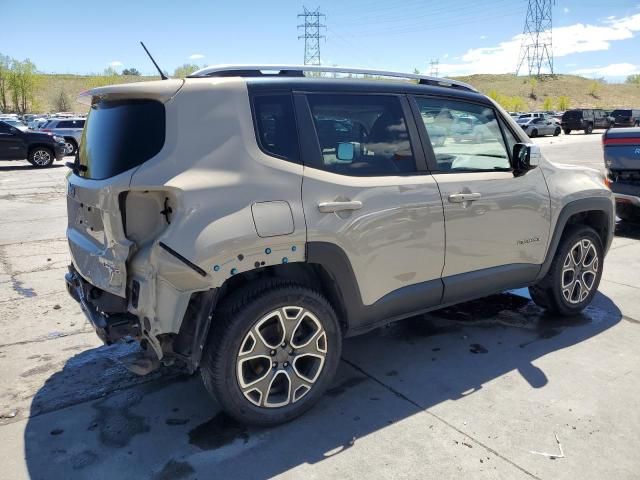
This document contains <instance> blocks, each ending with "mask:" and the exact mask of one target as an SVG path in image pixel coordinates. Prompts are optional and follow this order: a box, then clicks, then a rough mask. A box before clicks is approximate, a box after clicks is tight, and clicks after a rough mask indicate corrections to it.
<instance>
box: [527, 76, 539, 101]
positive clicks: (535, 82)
mask: <svg viewBox="0 0 640 480" xmlns="http://www.w3.org/2000/svg"><path fill="white" fill-rule="evenodd" d="M529 85H531V93H530V94H529V97H530V98H532V99H533V100H535V99H537V98H538V97H537V96H536V87H537V86H538V80H536V79H535V78H533V77H531V78H530V79H529Z"/></svg>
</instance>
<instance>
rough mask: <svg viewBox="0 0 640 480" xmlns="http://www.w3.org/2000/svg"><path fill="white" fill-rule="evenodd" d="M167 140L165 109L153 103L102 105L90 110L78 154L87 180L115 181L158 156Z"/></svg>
mask: <svg viewBox="0 0 640 480" xmlns="http://www.w3.org/2000/svg"><path fill="white" fill-rule="evenodd" d="M164 138H165V111H164V105H163V104H162V103H160V102H157V101H154V100H119V101H101V102H97V103H94V104H93V105H92V106H91V111H90V112H89V117H88V118H87V120H86V123H85V129H84V133H83V135H82V141H81V147H80V151H79V162H80V165H82V166H83V167H85V168H81V169H80V171H79V173H80V175H81V176H83V177H85V178H92V179H96V180H101V179H104V178H109V177H113V176H114V175H118V174H119V173H122V172H125V171H127V170H129V169H131V168H133V167H136V166H138V165H141V164H142V163H144V162H146V161H147V160H149V159H150V158H151V157H153V156H155V155H156V154H157V153H158V152H159V151H160V150H161V149H162V147H163V145H164Z"/></svg>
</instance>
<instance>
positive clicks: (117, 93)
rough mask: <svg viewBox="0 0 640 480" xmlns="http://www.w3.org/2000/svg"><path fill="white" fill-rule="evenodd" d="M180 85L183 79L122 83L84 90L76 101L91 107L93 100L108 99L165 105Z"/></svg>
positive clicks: (182, 83)
mask: <svg viewBox="0 0 640 480" xmlns="http://www.w3.org/2000/svg"><path fill="white" fill-rule="evenodd" d="M182 85H184V79H169V80H154V81H152V82H136V83H122V84H120V85H108V86H106V87H97V88H92V89H91V90H85V91H84V92H82V93H80V95H78V97H77V98H76V100H77V101H78V102H79V103H82V104H84V105H91V104H92V103H93V101H94V100H93V99H94V98H100V99H107V98H108V99H109V100H126V99H133V98H146V99H151V100H157V101H159V102H162V103H166V102H168V101H169V100H171V98H173V97H174V96H175V95H176V94H177V93H178V91H179V90H180V89H181V88H182Z"/></svg>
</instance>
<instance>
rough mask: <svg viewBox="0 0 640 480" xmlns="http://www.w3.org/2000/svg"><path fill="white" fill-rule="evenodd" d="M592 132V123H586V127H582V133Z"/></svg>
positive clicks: (588, 133) (589, 133)
mask: <svg viewBox="0 0 640 480" xmlns="http://www.w3.org/2000/svg"><path fill="white" fill-rule="evenodd" d="M592 132H593V125H592V124H590V123H589V124H587V127H586V128H585V129H584V133H585V135H591V133H592Z"/></svg>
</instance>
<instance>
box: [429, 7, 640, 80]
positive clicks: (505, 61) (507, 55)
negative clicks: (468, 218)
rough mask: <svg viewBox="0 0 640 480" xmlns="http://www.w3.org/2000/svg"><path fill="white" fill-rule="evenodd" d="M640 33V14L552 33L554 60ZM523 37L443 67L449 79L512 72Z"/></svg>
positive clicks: (605, 47)
mask: <svg viewBox="0 0 640 480" xmlns="http://www.w3.org/2000/svg"><path fill="white" fill-rule="evenodd" d="M638 31H640V14H635V15H630V16H627V17H622V18H615V19H613V20H607V21H605V22H604V23H603V24H600V25H589V24H586V25H585V24H582V23H576V24H574V25H568V26H566V27H558V28H555V29H554V30H553V54H554V57H564V56H566V55H570V54H574V53H584V52H595V51H602V50H608V49H609V47H610V46H611V42H614V41H619V40H627V39H630V38H633V37H634V35H635V33H636V32H638ZM522 38H523V35H522V34H520V35H516V36H515V37H512V38H511V39H510V40H506V41H504V42H500V43H499V44H498V45H497V46H494V47H478V48H472V49H469V50H468V51H467V52H466V53H465V54H464V55H462V57H461V59H462V62H461V63H444V64H440V70H441V71H442V72H444V73H445V74H446V75H466V74H472V73H508V72H513V71H514V70H515V67H516V65H517V61H518V57H519V54H520V45H521V43H522Z"/></svg>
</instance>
